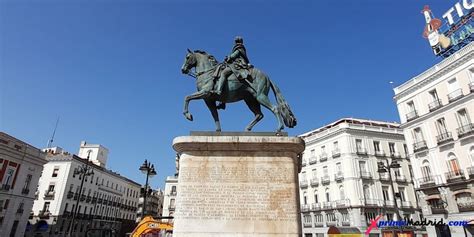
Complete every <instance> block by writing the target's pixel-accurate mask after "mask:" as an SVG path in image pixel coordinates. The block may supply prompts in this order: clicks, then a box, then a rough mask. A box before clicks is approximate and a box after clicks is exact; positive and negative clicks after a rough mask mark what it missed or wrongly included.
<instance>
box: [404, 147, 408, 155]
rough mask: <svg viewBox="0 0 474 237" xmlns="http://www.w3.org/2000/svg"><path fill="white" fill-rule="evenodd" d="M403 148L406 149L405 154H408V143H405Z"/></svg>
mask: <svg viewBox="0 0 474 237" xmlns="http://www.w3.org/2000/svg"><path fill="white" fill-rule="evenodd" d="M403 150H404V151H405V155H406V156H408V147H407V144H403Z"/></svg>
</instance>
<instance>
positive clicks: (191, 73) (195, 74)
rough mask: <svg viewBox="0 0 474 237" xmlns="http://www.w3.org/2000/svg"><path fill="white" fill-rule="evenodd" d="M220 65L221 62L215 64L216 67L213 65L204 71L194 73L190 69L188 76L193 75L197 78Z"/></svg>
mask: <svg viewBox="0 0 474 237" xmlns="http://www.w3.org/2000/svg"><path fill="white" fill-rule="evenodd" d="M192 54H193V55H194V53H192ZM207 59H208V60H210V59H211V57H210V56H208V57H207ZM219 65H221V63H219V64H217V65H215V66H214V67H211V68H209V69H207V70H204V71H202V72H196V73H193V72H191V70H189V72H188V73H187V75H188V76H191V77H194V78H197V77H198V76H201V75H202V74H204V73H207V72H210V71H212V70H214V69H215V68H216V67H217V66H219Z"/></svg>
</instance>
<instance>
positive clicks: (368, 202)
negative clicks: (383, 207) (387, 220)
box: [364, 199, 380, 207]
mask: <svg viewBox="0 0 474 237" xmlns="http://www.w3.org/2000/svg"><path fill="white" fill-rule="evenodd" d="M364 204H365V206H368V207H376V206H380V200H377V199H365V201H364Z"/></svg>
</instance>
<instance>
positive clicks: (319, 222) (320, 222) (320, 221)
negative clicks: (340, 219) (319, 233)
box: [314, 220, 324, 227]
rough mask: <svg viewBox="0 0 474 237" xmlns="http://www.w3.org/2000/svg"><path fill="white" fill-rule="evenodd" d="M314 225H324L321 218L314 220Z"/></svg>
mask: <svg viewBox="0 0 474 237" xmlns="http://www.w3.org/2000/svg"><path fill="white" fill-rule="evenodd" d="M314 226H315V227H323V226H324V222H323V221H322V220H315V221H314Z"/></svg>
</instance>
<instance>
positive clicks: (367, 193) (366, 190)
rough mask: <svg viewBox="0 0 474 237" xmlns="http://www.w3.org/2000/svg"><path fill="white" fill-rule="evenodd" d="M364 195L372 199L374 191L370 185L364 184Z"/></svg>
mask: <svg viewBox="0 0 474 237" xmlns="http://www.w3.org/2000/svg"><path fill="white" fill-rule="evenodd" d="M364 197H365V199H372V191H371V190H370V186H369V185H367V184H366V185H364Z"/></svg>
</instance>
